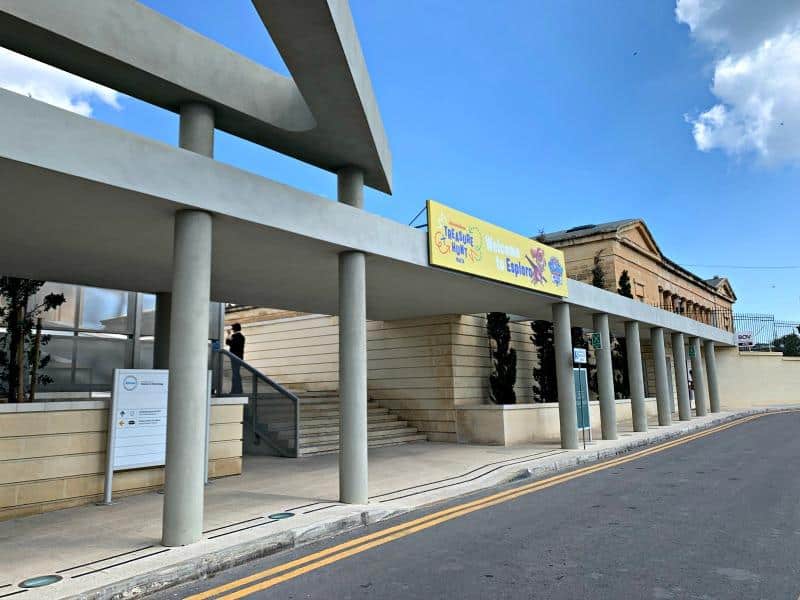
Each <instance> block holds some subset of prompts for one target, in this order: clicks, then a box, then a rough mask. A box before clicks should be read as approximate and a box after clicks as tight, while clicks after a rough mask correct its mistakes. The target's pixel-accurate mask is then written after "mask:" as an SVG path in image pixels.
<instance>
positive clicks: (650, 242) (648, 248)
mask: <svg viewBox="0 0 800 600" xmlns="http://www.w3.org/2000/svg"><path fill="white" fill-rule="evenodd" d="M617 237H618V238H620V239H621V240H624V241H625V242H627V243H628V244H630V245H633V246H634V247H636V248H637V249H638V250H640V251H641V252H644V253H645V254H649V255H650V256H652V257H654V258H656V259H661V257H662V256H661V251H660V250H659V249H658V244H656V241H655V239H653V234H651V233H650V230H649V229H648V228H647V225H645V224H644V221H641V220H638V219H637V220H632V221H630V222H628V223H627V224H625V225H622V226H621V227H620V228H619V229H618V230H617Z"/></svg>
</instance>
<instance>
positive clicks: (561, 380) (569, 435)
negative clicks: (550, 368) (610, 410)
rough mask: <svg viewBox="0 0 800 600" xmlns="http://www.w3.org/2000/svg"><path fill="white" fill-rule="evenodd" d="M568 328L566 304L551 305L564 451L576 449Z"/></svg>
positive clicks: (573, 391)
mask: <svg viewBox="0 0 800 600" xmlns="http://www.w3.org/2000/svg"><path fill="white" fill-rule="evenodd" d="M571 328H572V325H571V323H570V316H569V304H567V303H565V302H559V303H557V304H553V345H554V346H555V355H556V357H555V358H556V380H557V387H558V420H559V424H560V426H561V447H562V448H566V449H574V448H577V447H578V407H577V405H576V403H575V378H574V376H573V374H572V332H571Z"/></svg>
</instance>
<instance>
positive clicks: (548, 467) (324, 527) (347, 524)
mask: <svg viewBox="0 0 800 600" xmlns="http://www.w3.org/2000/svg"><path fill="white" fill-rule="evenodd" d="M780 410H781V409H773V408H756V409H748V410H743V411H739V412H737V413H735V414H732V415H725V416H722V417H719V418H716V419H712V420H711V421H706V422H704V423H702V424H699V423H698V424H693V423H692V421H687V422H686V426H685V427H683V428H681V429H680V430H677V431H669V432H667V431H665V432H658V433H656V435H654V436H652V437H649V438H647V439H631V440H625V441H623V443H621V444H618V445H616V446H614V447H611V448H599V449H597V450H596V451H591V452H589V453H584V454H581V455H578V456H560V455H558V456H554V457H552V460H551V461H549V462H548V463H547V464H542V465H536V466H533V467H529V468H527V469H522V470H518V471H516V472H513V473H510V474H509V475H507V476H506V477H504V478H503V480H502V481H500V482H498V481H496V480H495V481H491V482H488V481H487V482H486V485H484V486H482V487H481V488H480V489H477V490H470V491H468V492H463V493H458V494H454V495H453V496H452V497H450V498H445V499H437V500H434V501H431V502H430V503H423V504H421V505H419V506H415V507H413V508H396V507H387V506H381V505H376V506H374V507H369V508H367V509H366V510H364V511H362V512H360V513H354V514H350V515H345V516H343V517H337V518H333V519H329V520H326V521H319V522H316V523H312V524H310V525H306V526H303V527H300V528H296V529H293V530H289V531H282V532H277V533H274V534H271V535H268V536H264V537H262V538H259V539H257V540H252V541H248V542H245V543H242V544H239V545H236V546H233V547H230V548H225V549H223V550H217V551H214V552H210V553H208V554H205V555H202V556H198V557H195V558H191V559H188V560H186V561H183V562H180V563H177V564H174V565H169V566H166V567H162V568H159V569H155V570H152V571H149V572H147V573H142V574H141V575H138V576H136V577H131V578H128V579H124V580H122V581H119V582H116V583H113V584H110V585H105V586H103V587H100V588H96V589H94V590H90V591H88V592H83V593H80V594H76V595H73V596H69V597H67V599H66V600H121V599H126V600H127V599H131V598H141V597H144V596H148V595H150V594H153V593H156V592H160V591H163V590H165V589H168V588H171V587H174V586H177V585H181V584H183V583H188V582H190V581H195V580H198V579H204V578H207V577H210V576H213V575H215V574H217V573H219V572H221V571H224V570H226V569H230V568H232V567H235V566H238V565H241V564H244V563H247V562H251V561H254V560H258V559H260V558H264V557H266V556H270V555H272V554H276V553H278V552H282V551H284V550H291V549H293V548H299V547H302V546H306V545H308V544H312V543H315V542H319V541H323V540H325V539H328V538H331V537H334V536H336V535H338V534H341V533H346V532H349V531H353V530H356V529H359V528H362V527H366V526H367V525H371V524H373V523H378V522H381V521H385V520H388V519H391V518H394V517H397V516H401V515H403V514H407V513H409V512H412V511H414V510H420V509H423V508H425V507H426V506H429V505H431V504H437V503H440V502H445V501H448V500H452V499H454V498H458V497H460V496H467V495H474V494H475V493H479V492H480V491H481V490H485V489H488V488H491V487H495V486H497V485H502V484H504V483H510V482H512V481H521V480H524V479H535V478H539V477H541V476H544V475H547V474H552V473H558V472H561V471H567V470H569V469H572V468H575V467H577V466H581V465H585V464H588V463H595V462H599V461H602V460H606V459H609V458H613V457H615V456H619V455H622V454H627V453H629V452H632V451H634V450H637V449H639V448H644V447H646V446H653V445H656V444H659V443H663V442H666V441H669V440H673V439H677V438H681V437H684V436H686V435H688V434H690V433H694V432H697V431H702V430H705V429H710V428H712V427H716V426H718V425H722V424H724V423H728V422H731V421H736V420H739V419H742V418H744V417H747V416H750V415H754V414H762V413H768V412H779V411H780ZM651 431H652V430H651Z"/></svg>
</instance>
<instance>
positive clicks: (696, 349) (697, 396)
mask: <svg viewBox="0 0 800 600" xmlns="http://www.w3.org/2000/svg"><path fill="white" fill-rule="evenodd" d="M689 344H691V348H692V382H693V383H694V405H695V408H696V410H697V416H698V417H704V416H706V415H707V414H708V409H707V408H706V406H707V405H708V390H707V388H706V375H705V369H704V368H703V357H702V355H701V353H700V338H696V337H693V338H691V339H690V340H689Z"/></svg>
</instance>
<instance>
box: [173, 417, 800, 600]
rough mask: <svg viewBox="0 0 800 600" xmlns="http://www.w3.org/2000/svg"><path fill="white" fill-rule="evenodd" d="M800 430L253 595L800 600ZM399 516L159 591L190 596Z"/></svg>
mask: <svg viewBox="0 0 800 600" xmlns="http://www.w3.org/2000/svg"><path fill="white" fill-rule="evenodd" d="M798 434H800V413H791V414H775V415H769V416H765V417H762V418H758V419H755V420H753V421H750V422H747V423H743V424H741V425H737V426H735V427H732V428H730V429H727V430H725V431H720V432H717V433H714V434H712V435H709V436H706V437H702V438H700V439H696V440H694V441H691V442H688V443H685V444H681V445H678V446H675V447H673V448H670V449H668V450H664V451H662V452H658V453H654V454H651V455H649V456H646V457H643V458H639V459H636V460H633V461H630V462H627V463H624V464H620V465H617V466H614V467H613V468H609V469H604V470H599V471H596V472H593V473H591V474H587V475H584V476H581V477H577V478H575V479H572V480H570V481H567V482H565V483H560V484H557V485H553V486H551V487H546V488H544V489H541V490H539V491H535V492H533V493H528V494H525V495H521V496H519V497H517V498H515V499H512V500H509V501H506V502H502V503H499V504H496V505H494V506H490V507H488V508H484V509H481V510H477V511H475V512H471V513H469V514H466V515H464V516H460V517H457V518H453V519H452V520H449V521H446V522H443V523H441V524H438V525H434V526H431V527H428V528H425V529H422V530H421V531H418V532H416V533H411V534H410V535H406V536H405V537H402V538H400V539H396V540H393V541H390V542H388V543H385V544H382V545H379V546H377V547H374V548H371V549H368V550H365V551H363V552H359V553H355V554H354V555H352V556H349V557H345V558H342V559H341V560H336V561H334V562H332V563H331V564H328V565H326V566H321V567H320V568H315V569H310V570H309V571H308V572H306V573H303V574H300V575H298V576H296V577H292V578H287V580H286V581H282V582H280V583H277V584H275V585H273V586H272V587H270V588H268V589H264V590H260V591H254V592H253V593H252V595H248V596H246V597H249V598H276V599H277V598H280V599H301V598H302V599H306V598H318V599H325V600H328V599H348V598H355V599H361V598H370V599H387V598H401V599H415V598H424V599H425V600H430V599H431V598H458V599H465V600H466V599H473V598H474V599H478V598H480V599H485V598H515V599H516V598H524V599H532V598H536V599H539V598H564V599H578V598H592V599H599V598H609V599H611V598H614V599H619V598H637V599H638V598H642V599H645V598H652V599H658V600H662V599H672V598H674V599H684V598H698V599H699V598H702V599H711V598H726V599H727V598H743V599H744V598H746V599H748V600H751V599H757V598H766V599H770V600H776V599H783V598H786V599H791V600H797V599H798V594H800V435H798ZM529 484H530V482H526V483H525V484H523V485H529ZM509 489H512V488H509V487H507V488H499V489H496V490H493V492H492V493H497V492H498V491H505V490H509ZM520 489H522V488H520ZM472 500H475V497H472V498H469V499H461V500H459V501H456V502H452V503H450V504H448V505H440V506H437V507H435V508H434V509H432V510H430V511H428V512H429V513H433V512H435V511H441V510H442V509H443V508H447V507H448V506H456V505H458V504H462V503H464V502H467V501H472ZM424 515H425V513H424V512H420V513H415V514H414V515H411V516H409V517H407V518H406V519H405V521H410V520H412V519H418V518H419V517H420V516H424ZM400 522H402V521H392V522H390V523H389V524H381V525H379V526H376V527H372V528H369V529H367V530H366V531H365V530H360V531H358V532H356V533H354V534H350V535H349V536H341V537H337V538H335V539H334V540H330V541H328V542H327V543H325V544H320V545H316V546H309V547H306V548H302V549H301V550H299V551H293V552H287V553H283V554H278V555H275V556H272V557H270V558H269V559H265V560H261V561H257V562H253V563H250V564H247V565H244V566H242V567H239V568H236V569H233V570H230V571H227V572H225V573H222V574H219V575H217V576H216V577H214V578H212V579H209V580H206V581H200V582H195V583H192V584H187V585H185V586H182V587H179V588H175V589H173V590H170V591H168V592H166V593H164V594H162V595H161V596H160V597H161V598H185V597H187V596H190V595H192V594H196V593H199V592H202V591H205V590H209V589H213V588H215V587H217V586H220V585H222V584H225V583H228V582H231V581H234V580H236V579H239V578H241V577H245V576H248V575H252V574H254V573H257V572H259V571H263V570H264V569H268V568H270V567H274V566H276V565H281V564H283V563H286V562H288V561H290V560H294V559H297V558H298V557H304V556H307V555H310V554H312V553H315V552H319V551H320V550H324V549H325V548H327V547H331V546H337V545H339V544H342V542H346V541H348V540H352V539H356V538H359V537H360V536H363V535H365V533H372V532H375V531H380V530H382V529H386V528H387V527H391V526H395V525H397V524H398V523H400ZM262 580H263V579H259V580H258V581H262ZM250 585H252V583H251V584H250ZM244 587H247V586H244ZM233 591H235V590H233ZM227 593H228V594H230V593H231V591H228V592H227ZM214 597H225V594H224V593H223V594H218V595H215V596H214Z"/></svg>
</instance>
